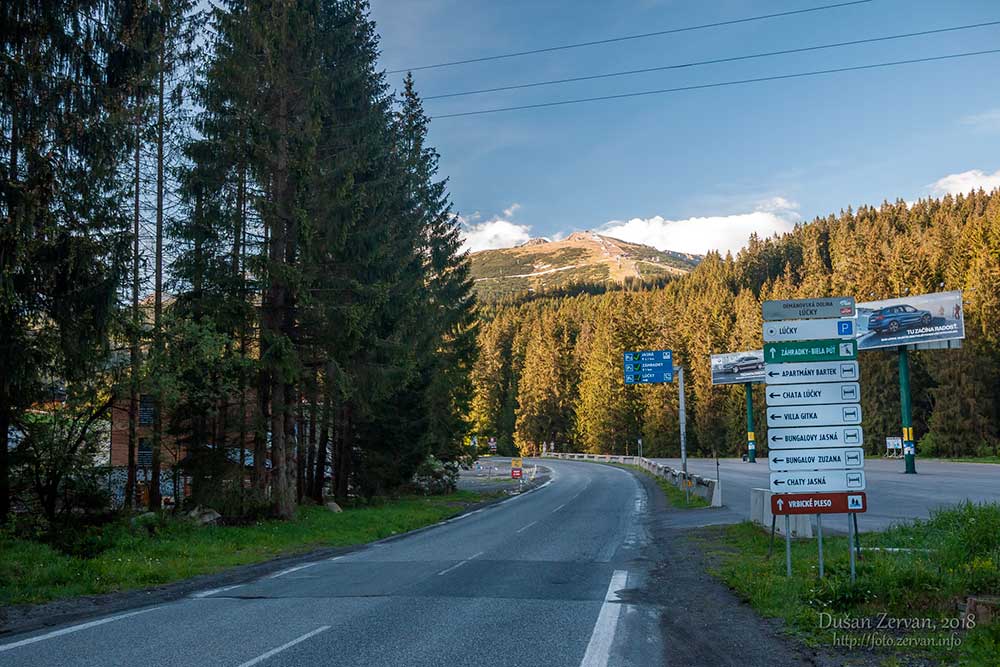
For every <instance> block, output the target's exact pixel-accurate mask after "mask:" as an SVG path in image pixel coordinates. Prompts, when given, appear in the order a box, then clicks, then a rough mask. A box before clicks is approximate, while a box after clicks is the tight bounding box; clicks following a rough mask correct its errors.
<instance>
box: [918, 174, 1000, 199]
mask: <svg viewBox="0 0 1000 667" xmlns="http://www.w3.org/2000/svg"><path fill="white" fill-rule="evenodd" d="M927 187H929V188H930V189H931V190H932V191H933V192H934V193H935V194H938V195H946V194H952V195H957V194H965V193H968V192H972V191H973V190H978V189H979V188H982V189H983V190H985V191H987V192H989V191H990V190H993V189H994V188H1000V169H998V170H997V171H995V172H994V173H992V174H987V173H986V172H984V171H982V170H981V169H970V170H969V171H963V172H962V173H960V174H948V175H947V176H945V177H944V178H939V179H938V180H936V181H934V182H933V183H931V184H930V185H929V186H927Z"/></svg>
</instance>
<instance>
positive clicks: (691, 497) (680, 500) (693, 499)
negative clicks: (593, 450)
mask: <svg viewBox="0 0 1000 667" xmlns="http://www.w3.org/2000/svg"><path fill="white" fill-rule="evenodd" d="M591 463H601V464H603V465H611V466H616V467H618V468H628V469H630V470H636V471H638V472H641V473H643V474H644V475H648V476H649V477H652V478H653V479H654V480H655V481H656V485H657V486H659V487H660V488H661V489H662V490H663V493H664V495H666V497H667V502H669V503H670V506H671V507H673V508H675V509H682V510H690V509H698V508H699V507H709V506H710V505H711V503H710V502H708V501H707V500H705V499H704V498H702V497H701V496H697V495H695V494H694V493H689V494H688V498H687V499H685V498H684V490H683V489H678V488H677V487H676V486H674V485H673V484H671V483H670V482H668V481H667V480H665V479H663V478H662V477H657V476H656V475H654V474H653V473H651V472H649V471H648V470H646V469H645V468H643V467H641V466H637V465H632V464H630V463H605V462H604V461H591Z"/></svg>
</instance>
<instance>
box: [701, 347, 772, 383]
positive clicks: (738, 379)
mask: <svg viewBox="0 0 1000 667" xmlns="http://www.w3.org/2000/svg"><path fill="white" fill-rule="evenodd" d="M763 381H764V350H750V351H748V352H727V353H726V354H713V355H712V384H745V383H747V382H763Z"/></svg>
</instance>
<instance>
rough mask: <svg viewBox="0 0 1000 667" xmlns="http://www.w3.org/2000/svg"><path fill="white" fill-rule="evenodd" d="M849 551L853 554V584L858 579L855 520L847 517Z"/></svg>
mask: <svg viewBox="0 0 1000 667" xmlns="http://www.w3.org/2000/svg"><path fill="white" fill-rule="evenodd" d="M847 549H848V551H850V552H851V583H852V584H853V583H854V581H855V579H857V571H856V570H855V565H854V519H853V518H852V516H851V515H850V514H848V515H847Z"/></svg>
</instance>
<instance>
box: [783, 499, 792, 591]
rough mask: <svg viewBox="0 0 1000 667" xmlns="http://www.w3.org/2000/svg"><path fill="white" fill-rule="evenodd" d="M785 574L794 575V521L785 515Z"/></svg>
mask: <svg viewBox="0 0 1000 667" xmlns="http://www.w3.org/2000/svg"><path fill="white" fill-rule="evenodd" d="M785 576H788V577H790V576H792V521H791V519H789V518H788V515H787V514H786V515H785Z"/></svg>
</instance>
